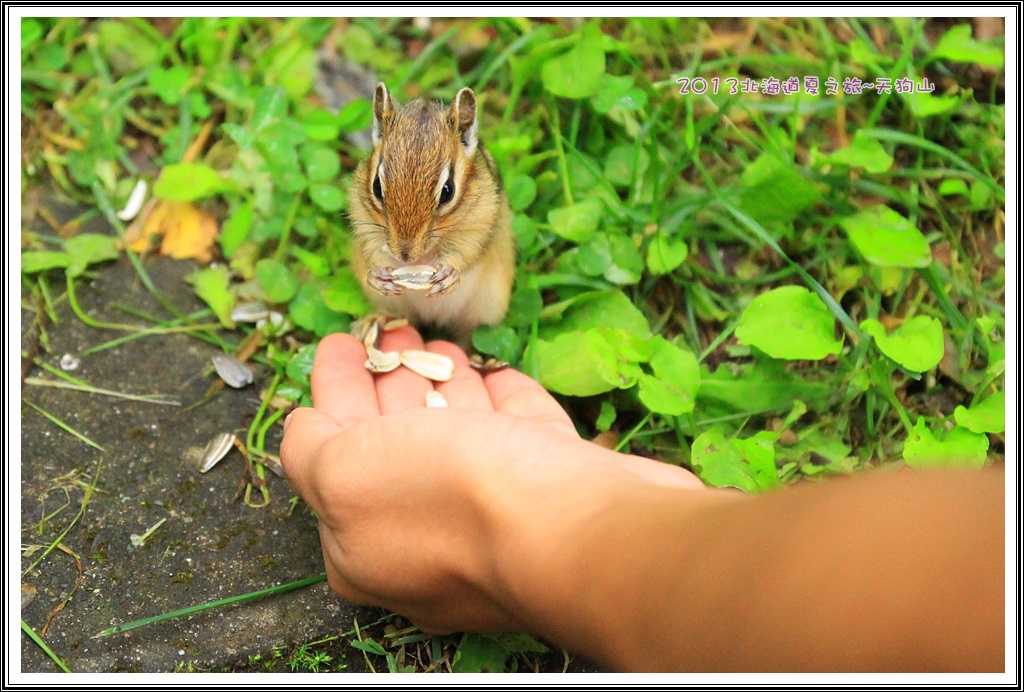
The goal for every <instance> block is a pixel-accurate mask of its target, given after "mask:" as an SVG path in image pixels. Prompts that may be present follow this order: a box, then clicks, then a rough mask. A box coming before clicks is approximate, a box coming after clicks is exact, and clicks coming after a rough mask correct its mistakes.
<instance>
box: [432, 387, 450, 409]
mask: <svg viewBox="0 0 1024 692" xmlns="http://www.w3.org/2000/svg"><path fill="white" fill-rule="evenodd" d="M427 408H448V400H447V399H445V398H444V394H442V393H441V392H439V391H437V390H436V389H431V390H430V391H429V392H427Z"/></svg>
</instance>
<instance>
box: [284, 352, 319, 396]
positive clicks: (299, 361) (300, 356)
mask: <svg viewBox="0 0 1024 692" xmlns="http://www.w3.org/2000/svg"><path fill="white" fill-rule="evenodd" d="M316 347H317V344H316V343H312V344H306V345H305V346H303V347H302V348H300V349H299V350H298V351H296V352H295V355H294V356H292V358H291V360H289V361H288V365H286V366H285V368H284V372H285V374H286V375H287V376H288V379H289V380H291V381H292V382H294V383H295V384H297V385H299V386H301V387H302V388H303V389H306V390H308V389H309V375H310V373H312V372H313V361H314V360H315V359H316Z"/></svg>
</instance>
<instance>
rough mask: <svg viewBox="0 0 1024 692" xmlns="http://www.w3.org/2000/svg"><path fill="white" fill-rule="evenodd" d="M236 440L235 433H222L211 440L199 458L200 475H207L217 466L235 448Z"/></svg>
mask: <svg viewBox="0 0 1024 692" xmlns="http://www.w3.org/2000/svg"><path fill="white" fill-rule="evenodd" d="M236 440H237V438H236V437H235V435H234V433H220V434H219V435H217V436H216V437H214V438H213V439H212V440H210V441H209V442H208V443H207V445H206V449H204V450H203V455H202V456H201V457H200V458H199V473H206V472H207V471H209V470H210V469H212V468H213V467H214V466H216V465H217V462H219V461H220V460H221V459H223V458H224V457H225V456H227V454H228V452H230V451H231V448H232V447H234V446H235V441H236Z"/></svg>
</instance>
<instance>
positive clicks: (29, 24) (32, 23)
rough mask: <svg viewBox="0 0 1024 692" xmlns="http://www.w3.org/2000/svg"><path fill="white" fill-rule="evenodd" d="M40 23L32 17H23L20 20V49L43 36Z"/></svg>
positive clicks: (23, 49) (25, 47) (27, 46)
mask: <svg viewBox="0 0 1024 692" xmlns="http://www.w3.org/2000/svg"><path fill="white" fill-rule="evenodd" d="M43 33H44V32H43V25H42V23H41V22H40V21H39V20H38V19H35V18H33V17H24V18H23V19H22V20H21V50H22V52H24V51H25V49H27V48H29V47H30V46H31V45H32V44H33V43H35V42H36V41H38V40H39V39H41V38H42V37H43Z"/></svg>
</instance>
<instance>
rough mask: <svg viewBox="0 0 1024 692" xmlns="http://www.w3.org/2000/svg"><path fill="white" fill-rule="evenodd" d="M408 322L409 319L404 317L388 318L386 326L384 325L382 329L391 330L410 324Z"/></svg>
mask: <svg viewBox="0 0 1024 692" xmlns="http://www.w3.org/2000/svg"><path fill="white" fill-rule="evenodd" d="M408 324H409V320H407V319H405V318H404V317H394V318H391V319H388V321H387V322H385V323H384V326H382V327H381V329H383V330H384V331H386V332H390V331H391V330H393V329H400V328H402V327H405V326H408Z"/></svg>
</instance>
